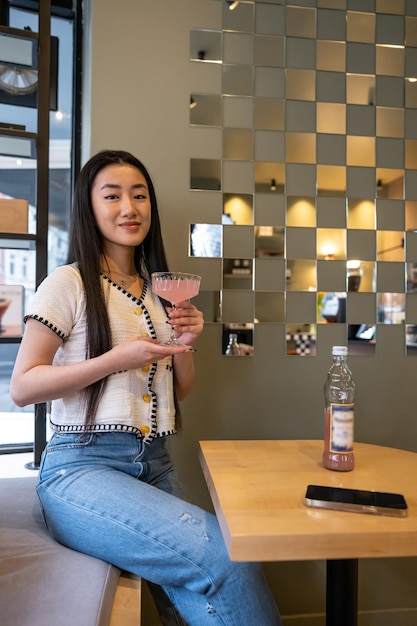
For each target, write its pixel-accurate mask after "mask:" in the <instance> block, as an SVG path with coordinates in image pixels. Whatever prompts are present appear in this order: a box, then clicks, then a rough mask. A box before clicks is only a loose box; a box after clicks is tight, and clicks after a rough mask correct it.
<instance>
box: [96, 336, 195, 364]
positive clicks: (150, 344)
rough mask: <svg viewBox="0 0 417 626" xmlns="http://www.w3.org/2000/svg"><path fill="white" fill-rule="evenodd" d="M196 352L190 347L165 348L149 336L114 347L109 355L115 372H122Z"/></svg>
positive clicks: (129, 340)
mask: <svg viewBox="0 0 417 626" xmlns="http://www.w3.org/2000/svg"><path fill="white" fill-rule="evenodd" d="M184 352H194V350H193V349H192V348H190V346H182V345H179V346H165V345H162V344H160V343H158V342H157V341H155V340H154V339H151V338H150V337H149V336H148V335H144V336H142V337H137V338H135V339H128V340H127V341H123V342H122V343H119V344H118V345H117V346H114V348H112V349H111V350H110V351H109V352H108V353H107V355H108V357H109V358H111V359H112V363H113V362H114V369H113V372H119V371H121V370H131V369H139V368H141V367H145V366H147V365H151V363H154V362H155V361H160V360H161V359H164V358H165V357H167V356H171V355H175V354H182V353H184Z"/></svg>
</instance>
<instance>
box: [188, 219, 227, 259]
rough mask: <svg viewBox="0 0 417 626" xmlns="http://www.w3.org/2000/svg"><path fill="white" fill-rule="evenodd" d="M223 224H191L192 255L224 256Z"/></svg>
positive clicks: (190, 247)
mask: <svg viewBox="0 0 417 626" xmlns="http://www.w3.org/2000/svg"><path fill="white" fill-rule="evenodd" d="M222 228H223V227H222V226H221V224H190V246H189V249H190V256H200V257H221V256H222Z"/></svg>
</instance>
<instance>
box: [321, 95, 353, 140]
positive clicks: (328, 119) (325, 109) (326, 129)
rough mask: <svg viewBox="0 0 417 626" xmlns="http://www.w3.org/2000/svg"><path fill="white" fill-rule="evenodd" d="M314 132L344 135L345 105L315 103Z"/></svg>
mask: <svg viewBox="0 0 417 626" xmlns="http://www.w3.org/2000/svg"><path fill="white" fill-rule="evenodd" d="M316 108H317V113H316V115H317V120H316V131H317V132H318V133H335V134H337V135H344V134H345V133H346V105H345V104H332V103H330V102H317V105H316Z"/></svg>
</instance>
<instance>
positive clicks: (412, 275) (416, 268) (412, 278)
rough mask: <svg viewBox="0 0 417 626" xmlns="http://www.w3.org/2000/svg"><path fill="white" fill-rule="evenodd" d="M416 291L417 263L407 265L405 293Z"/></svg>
mask: <svg viewBox="0 0 417 626" xmlns="http://www.w3.org/2000/svg"><path fill="white" fill-rule="evenodd" d="M416 291H417V263H407V293H410V292H416Z"/></svg>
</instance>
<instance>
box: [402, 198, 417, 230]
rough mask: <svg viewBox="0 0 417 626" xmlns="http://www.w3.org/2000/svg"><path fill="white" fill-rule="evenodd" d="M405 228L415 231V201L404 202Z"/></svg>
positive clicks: (416, 221) (416, 211) (416, 222)
mask: <svg viewBox="0 0 417 626" xmlns="http://www.w3.org/2000/svg"><path fill="white" fill-rule="evenodd" d="M405 228H406V230H416V231H417V201H415V200H406V202H405Z"/></svg>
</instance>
